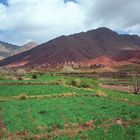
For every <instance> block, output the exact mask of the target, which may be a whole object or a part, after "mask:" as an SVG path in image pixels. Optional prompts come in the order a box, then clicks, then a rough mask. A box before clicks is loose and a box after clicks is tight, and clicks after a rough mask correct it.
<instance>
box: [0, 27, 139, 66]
mask: <svg viewBox="0 0 140 140" xmlns="http://www.w3.org/2000/svg"><path fill="white" fill-rule="evenodd" d="M103 56H106V60H107V61H108V62H109V59H111V62H112V61H113V62H114V63H115V62H117V61H131V60H135V62H137V61H138V60H140V37H139V36H137V35H120V34H118V33H116V32H114V31H112V30H110V29H108V28H105V27H101V28H98V29H95V30H91V31H87V32H81V33H77V34H73V35H69V36H60V37H58V38H55V39H53V40H50V41H48V42H47V43H44V44H41V45H39V46H37V47H35V48H33V49H31V50H29V51H26V52H23V53H20V54H17V55H15V56H12V57H9V58H7V59H4V60H2V61H1V62H0V66H6V65H8V66H15V67H16V66H38V65H42V64H53V65H54V64H57V63H59V64H60V63H65V62H70V61H71V62H72V61H74V62H86V61H91V63H92V61H93V60H99V58H100V57H103ZM97 58H98V59H97ZM101 60H102V59H101ZM94 63H95V61H94ZM97 63H98V61H97Z"/></svg>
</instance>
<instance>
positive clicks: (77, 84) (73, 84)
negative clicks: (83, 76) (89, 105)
mask: <svg viewBox="0 0 140 140" xmlns="http://www.w3.org/2000/svg"><path fill="white" fill-rule="evenodd" d="M71 85H72V86H76V87H81V80H80V79H74V80H72V81H71Z"/></svg>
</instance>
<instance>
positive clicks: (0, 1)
mask: <svg viewBox="0 0 140 140" xmlns="http://www.w3.org/2000/svg"><path fill="white" fill-rule="evenodd" d="M71 1H72V2H76V0H64V2H65V3H66V2H71ZM0 3H2V4H4V5H8V0H0Z"/></svg>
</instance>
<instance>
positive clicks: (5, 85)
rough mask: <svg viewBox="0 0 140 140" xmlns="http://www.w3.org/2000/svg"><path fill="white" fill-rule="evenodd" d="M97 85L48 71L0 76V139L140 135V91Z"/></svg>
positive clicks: (114, 139)
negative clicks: (137, 92) (34, 75)
mask: <svg viewBox="0 0 140 140" xmlns="http://www.w3.org/2000/svg"><path fill="white" fill-rule="evenodd" d="M99 85H100V80H98V79H93V78H84V77H82V78H81V77H77V76H76V77H70V76H62V75H61V76H60V75H50V74H49V75H48V74H44V75H40V76H38V77H36V78H35V79H32V75H31V74H26V75H23V79H22V80H14V79H4V80H0V139H4V140H5V139H6V140H7V139H10V140H16V139H17V140H24V139H26V140H30V139H35V140H36V139H37V140H52V139H55V140H69V139H70V140H71V139H73V140H81V139H83V140H85V139H87V140H93V139H94V140H140V95H135V94H132V93H128V92H121V91H116V90H111V89H104V88H102V87H100V86H99Z"/></svg>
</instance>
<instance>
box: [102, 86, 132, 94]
mask: <svg viewBox="0 0 140 140" xmlns="http://www.w3.org/2000/svg"><path fill="white" fill-rule="evenodd" d="M100 87H102V88H107V89H113V90H118V91H123V92H130V93H132V92H133V87H132V86H122V85H105V84H101V85H100Z"/></svg>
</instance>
